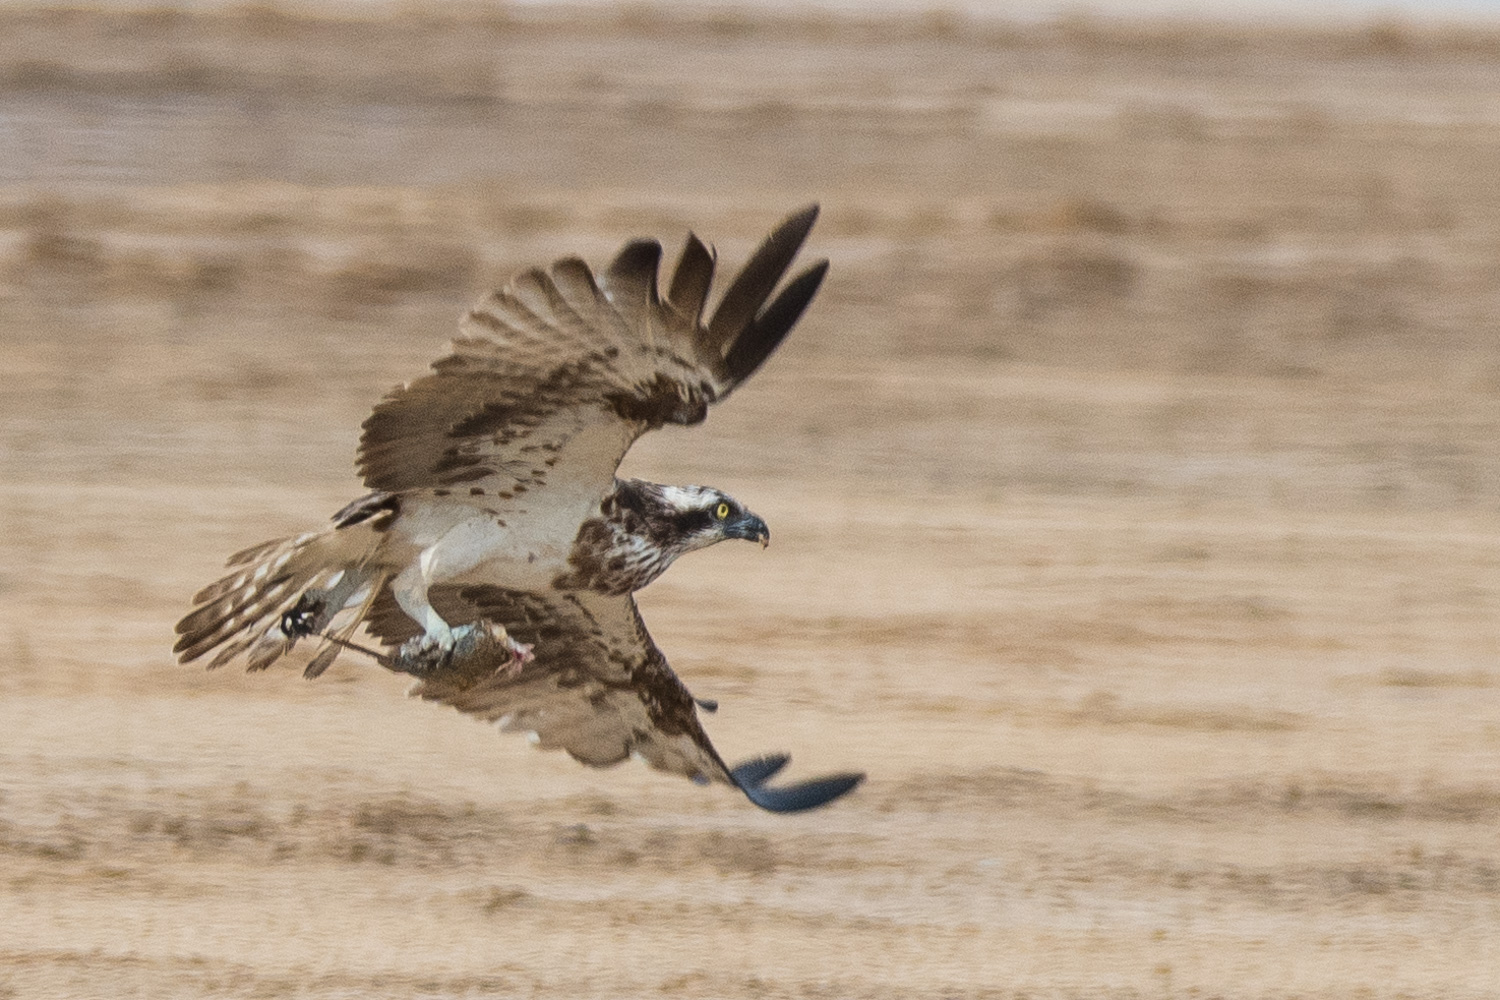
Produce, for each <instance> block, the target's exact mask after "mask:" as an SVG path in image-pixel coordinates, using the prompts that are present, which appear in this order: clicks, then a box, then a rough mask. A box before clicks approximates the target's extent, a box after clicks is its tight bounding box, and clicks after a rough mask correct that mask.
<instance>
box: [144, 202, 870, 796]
mask: <svg viewBox="0 0 1500 1000" xmlns="http://www.w3.org/2000/svg"><path fill="white" fill-rule="evenodd" d="M816 218H817V206H815V205H814V206H809V207H808V208H805V209H803V210H801V211H799V212H797V213H795V214H793V215H791V216H790V217H788V218H787V219H786V220H785V221H783V222H782V223H781V225H779V226H778V227H777V228H776V229H775V230H774V231H773V232H772V233H771V234H770V236H768V237H767V238H766V240H765V241H764V242H763V243H762V244H761V245H760V247H759V248H758V249H757V250H756V251H755V253H754V254H753V255H752V256H751V258H750V260H749V261H748V262H747V263H746V264H745V266H744V268H743V269H742V270H741V271H740V273H739V274H738V275H737V276H736V277H735V278H734V280H733V281H732V282H731V283H730V285H729V287H728V289H727V290H726V291H725V292H724V293H723V295H722V297H720V299H719V301H718V305H717V307H716V308H715V309H714V311H713V314H712V317H711V318H705V306H706V304H707V301H708V296H709V287H710V284H711V282H712V280H713V277H714V264H715V257H714V254H713V252H712V251H711V250H710V249H709V248H708V247H707V246H705V245H704V243H703V242H702V241H701V240H699V239H698V237H697V236H695V235H692V234H689V235H688V238H687V242H686V245H685V246H684V247H683V250H682V254H681V256H680V257H679V259H678V261H677V265H676V268H675V269H674V270H673V272H672V277H671V281H670V282H669V284H668V286H667V289H666V292H665V295H663V294H662V292H661V291H660V289H659V288H658V284H657V271H658V267H659V264H660V261H661V256H662V249H661V245H660V244H659V243H657V242H656V241H654V240H634V241H632V242H630V243H628V244H626V245H625V247H624V248H623V249H622V250H621V251H620V253H619V254H618V255H617V256H616V257H615V259H614V260H613V261H612V262H611V263H610V265H609V267H608V268H607V269H606V270H605V271H604V272H603V273H602V274H600V275H598V276H595V275H594V273H593V272H591V271H590V270H589V268H588V266H587V265H586V264H584V262H583V261H582V260H580V259H578V258H576V257H565V258H563V259H561V260H559V261H557V262H556V263H554V264H553V265H552V266H551V267H550V268H547V269H546V270H542V269H540V268H534V269H531V270H528V271H524V272H522V273H521V274H519V275H517V276H516V277H514V278H513V279H511V281H510V283H509V284H508V285H506V287H505V288H503V289H501V290H499V291H497V292H495V293H494V294H492V295H490V296H489V297H488V298H486V299H485V300H484V301H482V302H481V303H480V304H479V305H478V306H477V307H476V308H475V309H473V310H472V311H471V312H469V313H468V314H467V315H466V316H465V317H464V318H463V320H462V322H461V323H460V328H459V336H458V338H457V339H456V340H454V341H453V342H452V345H451V351H450V353H448V354H447V355H445V356H444V357H442V358H439V359H438V360H437V361H436V362H434V363H433V365H432V371H431V373H430V374H427V375H424V376H423V377H421V378H418V379H416V380H415V381H413V382H410V383H407V384H406V385H404V386H401V387H399V388H397V389H395V390H393V391H392V392H390V393H389V394H388V395H387V396H386V397H385V398H384V399H383V400H382V401H381V402H380V403H379V405H377V406H376V407H375V410H374V412H373V413H371V414H370V416H369V418H368V419H367V420H366V421H365V422H364V432H363V435H362V436H361V438H360V444H359V453H358V466H359V470H360V473H361V474H362V476H363V477H364V482H365V485H366V486H367V487H368V488H369V489H370V490H371V491H372V492H370V493H369V494H367V495H366V496H364V497H361V498H360V499H358V500H355V501H354V502H353V503H351V504H349V505H348V506H347V507H345V508H344V509H343V510H341V511H339V512H338V513H337V514H335V515H334V516H333V519H332V523H331V524H330V525H329V526H328V527H327V528H325V529H323V530H322V531H315V532H309V533H306V534H302V535H298V536H296V537H293V538H283V539H277V540H274V541H270V542H266V543H264V544H261V545H257V546H254V547H252V548H249V549H246V550H244V551H243V552H240V553H238V554H236V555H233V556H231V557H230V558H229V561H228V564H227V565H228V568H229V570H230V573H229V574H228V575H227V576H225V577H223V578H222V579H220V580H219V581H217V582H215V583H212V584H210V585H209V586H207V587H205V588H203V589H202V590H201V591H199V592H198V594H197V595H196V596H194V598H193V605H194V606H193V609H192V611H190V612H189V613H188V614H187V615H186V616H185V617H184V618H183V619H182V621H180V622H178V624H177V633H178V640H177V644H176V646H175V647H174V650H173V651H174V652H176V653H178V654H179V656H180V659H181V662H183V663H187V662H189V661H192V660H195V659H197V658H198V657H200V656H203V655H204V654H206V653H209V652H211V651H214V650H217V653H216V654H215V655H214V657H213V659H212V660H211V661H210V662H209V664H208V666H209V668H210V669H213V668H214V667H218V666H221V665H223V664H224V663H227V662H228V661H230V660H231V659H233V658H234V657H235V656H237V655H239V654H240V653H244V654H245V656H246V661H247V664H248V668H249V669H250V670H262V669H265V668H266V667H268V666H270V665H271V663H273V662H274V661H275V660H277V659H278V658H279V657H281V656H283V655H284V654H286V653H287V652H289V651H290V650H291V649H292V648H293V647H294V646H295V645H296V644H297V642H298V640H299V639H302V638H308V637H318V638H319V639H320V640H321V642H322V647H321V648H320V649H319V650H318V651H317V652H316V653H315V655H314V656H313V657H312V659H311V661H310V662H309V663H308V665H307V667H306V669H305V671H304V673H305V675H306V676H308V677H316V676H318V675H319V674H321V673H322V672H323V671H324V670H326V669H327V668H328V666H329V665H330V664H331V663H332V662H333V660H334V658H335V657H336V656H337V655H338V653H339V651H340V650H342V649H346V648H352V649H357V650H361V651H363V652H366V653H370V654H371V655H373V656H374V657H375V658H376V660H377V662H379V663H380V664H381V665H382V666H384V667H386V668H388V669H390V670H394V671H398V672H402V673H407V674H411V675H413V676H415V677H417V678H418V683H417V685H416V686H415V687H414V688H413V690H412V694H413V695H414V696H416V697H420V698H424V699H426V700H429V701H437V702H442V703H446V704H449V705H452V706H453V707H454V708H457V709H458V710H460V711H462V712H466V713H469V714H472V715H476V716H479V717H481V718H484V719H487V720H490V721H495V722H498V723H499V725H500V728H501V729H502V730H505V731H518V732H525V733H528V734H530V735H531V737H532V739H533V740H534V741H535V742H537V743H538V744H539V745H541V746H542V747H543V748H561V749H564V750H566V751H567V752H568V753H569V754H571V755H572V756H573V757H574V758H576V759H577V760H579V761H581V762H583V763H585V764H588V765H591V766H595V767H604V766H608V765H611V764H616V763H618V762H620V761H622V760H624V759H625V758H626V757H629V756H638V757H641V758H643V759H644V760H645V761H646V762H647V763H649V764H650V765H651V766H653V767H655V768H658V769H660V770H665V771H671V772H676V773H679V774H683V775H686V776H688V777H690V778H692V779H693V780H695V781H697V782H699V783H707V782H710V781H718V782H721V783H725V784H729V785H732V786H734V787H736V788H738V789H740V790H741V791H742V792H744V793H745V795H746V796H747V797H748V798H749V799H750V801H751V802H753V803H755V804H756V805H758V806H761V807H762V808H765V809H769V810H771V811H773V812H792V811H797V810H801V809H808V808H812V807H814V806H818V805H822V804H823V803H825V802H829V801H831V800H833V799H835V798H837V797H838V796H840V795H843V794H844V793H845V792H848V791H849V790H850V789H852V788H854V787H855V786H856V785H857V784H859V782H860V781H861V780H863V775H860V774H841V775H833V776H830V777H826V778H821V779H816V780H813V781H808V782H804V783H802V784H800V785H793V786H789V787H771V786H769V785H767V784H766V781H767V779H769V778H770V777H771V776H772V775H773V774H775V773H776V772H777V771H779V770H780V769H781V767H782V766H783V765H785V763H786V762H787V757H786V756H785V755H783V754H773V755H769V756H766V757H761V758H758V759H756V760H752V761H750V762H748V763H746V764H742V765H740V766H738V767H735V768H730V767H728V766H726V765H725V763H724V762H723V760H722V759H721V758H720V757H719V755H718V753H717V752H716V751H715V749H714V747H713V744H712V743H711V742H710V741H709V739H708V736H707V734H706V733H705V732H704V731H703V727H702V725H701V724H700V722H699V719H698V715H697V708H698V707H702V708H704V709H705V710H706V711H713V710H714V709H715V708H716V706H715V705H714V703H712V702H708V701H700V700H696V699H694V698H693V697H692V695H691V694H690V693H689V692H688V690H687V688H686V687H684V686H683V684H682V682H681V681H680V680H679V679H678V677H677V675H676V674H675V673H673V672H672V669H671V667H669V666H668V665H667V661H666V658H665V657H664V656H663V655H662V653H661V651H660V650H659V649H657V647H656V644H655V643H654V642H652V640H651V636H650V634H649V633H648V632H647V631H646V626H645V624H644V623H643V622H642V620H641V616H640V613H639V611H638V610H637V608H636V603H635V599H634V597H633V596H632V595H633V594H634V592H635V591H637V590H639V589H641V588H642V587H644V586H646V585H647V584H648V583H650V582H651V581H652V580H654V579H656V578H657V577H658V576H660V575H661V574H662V573H663V572H664V571H665V570H666V569H667V567H668V566H670V565H671V564H672V562H673V561H674V560H675V559H677V558H678V557H679V556H681V555H683V554H685V553H687V552H692V551H694V550H696V549H701V548H706V547H707V546H710V545H713V544H715V543H717V542H720V541H723V540H724V539H728V538H738V539H746V540H749V541H758V542H760V543H761V545H765V544H766V543H767V542H768V541H769V539H770V531H769V529H768V528H767V527H766V523H765V522H764V521H762V520H761V519H760V518H759V517H757V516H756V515H755V514H753V513H751V512H750V511H748V510H746V509H745V508H744V507H743V506H742V505H741V504H740V503H739V501H737V500H735V499H734V498H733V497H730V496H728V495H727V494H725V493H722V492H720V491H719V490H716V489H711V488H708V487H702V486H663V485H658V484H656V483H649V482H644V481H641V480H637V479H619V478H617V477H616V475H615V473H616V470H617V468H618V467H619V464H620V460H621V459H622V458H623V457H624V455H625V452H626V450H627V449H629V447H630V445H631V444H632V443H633V442H634V441H635V440H636V438H638V437H640V436H641V435H642V434H644V433H645V432H647V431H649V430H653V429H655V428H658V427H661V426H663V425H665V424H668V423H676V424H696V423H699V422H701V421H702V420H703V419H704V417H705V416H706V414H707V412H708V407H709V406H710V405H712V404H714V403H717V402H718V401H720V400H722V399H724V398H725V397H726V396H728V395H729V394H730V393H731V392H732V391H734V389H735V388H736V387H737V386H738V385H739V384H740V383H742V382H743V381H745V379H747V378H749V377H750V375H751V374H753V373H754V372H755V370H756V369H757V368H759V367H760V365H761V363H762V362H764V361H765V360H766V358H767V357H768V356H769V355H770V354H771V352H772V351H774V350H775V349H776V347H777V345H778V344H780V343H781V341H782V338H784V337H785V336H786V334H787V333H788V332H789V331H790V330H791V328H792V326H793V325H794V324H795V323H796V322H797V320H798V319H799V318H800V317H801V315H802V312H803V310H804V309H805V308H806V306H807V304H808V303H809V302H810V301H811V300H812V298H813V296H814V294H816V292H817V290H818V286H819V285H820V284H821V283H822V280H823V275H824V273H825V272H826V271H827V268H828V262H827V261H819V262H818V263H816V264H814V265H813V266H811V267H809V268H807V269H806V270H804V271H802V272H801V273H800V274H798V275H797V276H796V277H794V278H792V279H791V280H790V281H789V282H787V283H786V285H785V286H784V287H783V288H782V289H781V291H780V292H779V293H777V294H775V295H774V297H773V295H772V293H773V292H775V290H776V286H777V285H778V283H780V282H781V279H782V277H783V276H784V275H785V274H786V272H787V269H788V268H789V267H790V265H791V263H792V259H793V258H794V257H795V256H796V254H797V252H798V250H799V249H800V248H801V246H802V243H803V241H804V240H805V239H806V237H807V234H808V232H809V231H810V230H811V229H812V225H813V222H814V220H815V219H816ZM361 626H363V627H364V628H365V629H366V630H367V632H368V633H369V634H370V635H372V636H374V637H375V639H376V640H378V642H379V644H380V647H381V648H379V649H368V648H366V647H364V646H361V645H357V644H356V643H355V642H354V641H353V637H354V635H355V633H356V632H357V630H358V629H359V628H360V627H361Z"/></svg>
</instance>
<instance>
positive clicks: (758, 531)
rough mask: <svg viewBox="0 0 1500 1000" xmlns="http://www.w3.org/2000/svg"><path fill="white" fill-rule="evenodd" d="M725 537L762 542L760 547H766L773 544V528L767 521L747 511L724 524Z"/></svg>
mask: <svg viewBox="0 0 1500 1000" xmlns="http://www.w3.org/2000/svg"><path fill="white" fill-rule="evenodd" d="M724 537H725V538H743V539H745V540H746V541H747V542H760V547H761V548H765V547H766V546H767V545H770V544H771V529H770V528H768V527H766V522H764V521H762V520H761V519H760V518H758V517H756V516H755V515H754V514H752V513H750V512H749V511H746V512H745V513H744V514H743V515H742V516H741V517H738V518H736V519H735V520H733V521H730V522H729V523H728V524H726V525H724Z"/></svg>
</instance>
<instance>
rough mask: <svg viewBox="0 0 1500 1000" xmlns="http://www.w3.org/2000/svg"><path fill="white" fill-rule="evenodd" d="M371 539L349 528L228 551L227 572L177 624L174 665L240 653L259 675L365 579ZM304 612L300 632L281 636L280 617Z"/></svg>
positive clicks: (219, 660) (219, 662)
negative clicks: (306, 618)
mask: <svg viewBox="0 0 1500 1000" xmlns="http://www.w3.org/2000/svg"><path fill="white" fill-rule="evenodd" d="M372 541H373V540H372V538H371V537H370V532H369V530H368V529H366V528H364V527H363V526H353V527H350V528H347V529H337V528H335V529H330V530H328V531H324V532H317V533H311V534H304V535H298V536H295V537H292V538H279V539H275V540H273V541H269V542H264V543H262V544H260V545H254V546H251V547H250V548H248V549H245V550H243V551H241V552H237V553H235V554H234V555H233V556H230V557H229V561H228V564H227V565H228V567H229V568H230V569H231V570H234V572H232V573H229V574H228V575H226V576H224V577H223V578H221V579H219V580H216V581H215V582H213V583H211V584H209V585H208V586H206V587H204V588H203V589H202V590H200V591H198V593H197V594H196V595H195V596H194V598H193V604H194V607H193V609H192V610H191V611H189V612H188V613H187V614H186V615H184V616H183V618H182V620H181V621H180V622H178V623H177V636H178V638H177V643H176V645H175V646H174V647H173V650H172V651H173V652H175V653H177V654H178V660H179V662H182V663H190V662H192V661H193V660H196V659H198V658H199V657H201V656H203V655H205V654H207V653H210V652H213V651H214V650H216V649H217V652H216V653H215V655H214V657H213V659H211V660H210V661H209V663H208V668H209V669H210V670H212V669H215V668H217V667H220V666H223V665H224V664H226V663H228V662H229V661H230V660H232V659H234V658H235V657H236V656H238V655H239V654H241V653H245V660H246V665H247V667H248V668H249V669H250V670H264V669H265V668H266V667H269V666H270V665H271V664H272V663H274V662H276V660H278V659H279V658H280V657H282V656H283V655H285V654H286V653H288V652H290V651H291V650H292V648H293V647H294V646H295V645H296V643H297V639H298V638H299V637H300V636H301V635H303V634H307V633H308V632H310V631H311V632H321V631H322V630H323V629H324V628H326V627H327V626H328V624H329V622H330V621H332V619H333V617H334V616H335V615H337V614H338V613H339V612H341V611H342V610H343V609H344V603H345V602H346V601H347V600H348V599H349V597H350V595H351V593H352V592H353V590H355V589H357V587H358V582H357V581H358V580H359V579H362V578H363V577H365V576H367V575H368V571H365V570H363V569H362V566H361V564H362V563H363V562H364V561H365V560H366V559H367V558H368V557H369V556H370V555H371V553H372V548H371V543H372ZM309 595H311V596H309ZM304 598H307V601H306V603H304ZM309 607H311V608H315V609H317V610H316V613H315V614H314V616H313V619H312V620H311V621H310V622H308V623H307V625H308V626H309V627H308V628H307V629H304V630H301V631H300V632H298V633H297V634H288V633H287V632H286V631H283V628H282V619H283V616H285V615H287V614H288V613H291V612H293V611H294V610H295V611H298V612H300V611H302V609H305V608H309ZM360 617H362V615H361V616H360ZM354 624H355V626H356V627H357V624H358V621H357V619H356V622H355V623H354ZM325 666H326V664H325Z"/></svg>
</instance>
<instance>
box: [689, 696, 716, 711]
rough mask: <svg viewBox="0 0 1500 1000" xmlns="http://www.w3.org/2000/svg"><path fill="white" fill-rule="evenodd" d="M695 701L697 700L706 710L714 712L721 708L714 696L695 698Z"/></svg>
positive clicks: (700, 706)
mask: <svg viewBox="0 0 1500 1000" xmlns="http://www.w3.org/2000/svg"><path fill="white" fill-rule="evenodd" d="M693 701H695V702H697V704H698V707H699V708H701V709H703V711H705V712H709V713H713V712H717V711H718V710H719V703H718V702H716V701H714V700H713V699H712V698H694V699H693Z"/></svg>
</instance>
